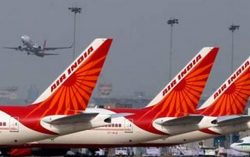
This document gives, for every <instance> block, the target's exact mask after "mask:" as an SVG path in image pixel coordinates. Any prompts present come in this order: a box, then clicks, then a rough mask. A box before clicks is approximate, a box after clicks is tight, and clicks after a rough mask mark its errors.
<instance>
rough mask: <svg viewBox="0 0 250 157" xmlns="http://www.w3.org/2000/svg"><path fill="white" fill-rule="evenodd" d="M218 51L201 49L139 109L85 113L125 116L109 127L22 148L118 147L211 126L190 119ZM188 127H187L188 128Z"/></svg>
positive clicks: (192, 118)
mask: <svg viewBox="0 0 250 157" xmlns="http://www.w3.org/2000/svg"><path fill="white" fill-rule="evenodd" d="M218 50H219V49H218V48H215V47H206V48H203V49H202V50H201V51H200V52H199V53H198V54H197V55H196V56H195V57H194V58H193V59H191V61H190V62H189V63H188V64H187V65H186V66H185V67H184V68H183V69H182V70H181V71H180V72H179V73H178V74H177V75H176V76H175V77H174V78H173V79H172V80H171V81H170V83H168V84H167V85H166V86H165V87H164V88H163V89H162V90H161V91H160V92H159V94H157V96H156V97H155V98H154V99H153V100H152V101H151V102H150V103H149V104H148V105H147V106H146V107H144V108H140V109H123V108H120V109H118V108H115V109H104V108H87V109H86V110H85V113H99V114H115V115H120V114H122V115H124V116H120V117H117V118H113V119H112V121H111V123H110V124H106V125H104V126H101V127H96V128H93V129H89V130H85V131H80V132H77V133H72V134H70V135H65V136H58V137H55V138H50V139H49V138H48V140H44V141H35V142H31V143H27V144H25V147H29V146H31V147H32V146H35V147H36V146H38V147H39V146H48V147H53V146H54V147H60V148H61V147H68V146H70V147H71V146H72V147H91V148H93V147H117V146H122V145H129V146H132V145H135V144H138V143H139V142H144V141H149V140H153V139H158V138H160V137H162V136H173V135H176V134H181V133H184V132H189V131H192V130H197V129H201V128H206V127H208V126H211V125H214V124H209V125H203V124H202V125H200V124H199V122H200V120H201V119H202V116H199V115H192V114H190V113H195V112H196V106H197V105H198V101H199V99H200V97H201V94H202V91H203V89H204V88H205V84H206V82H207V79H208V77H209V74H210V72H211V69H212V67H213V64H214V61H215V58H216V55H217V53H218ZM187 126H188V127H187ZM100 139H101V140H100Z"/></svg>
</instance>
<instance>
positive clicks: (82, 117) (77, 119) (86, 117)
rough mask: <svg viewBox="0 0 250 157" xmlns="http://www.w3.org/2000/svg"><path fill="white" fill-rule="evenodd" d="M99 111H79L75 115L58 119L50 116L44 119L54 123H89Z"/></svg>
mask: <svg viewBox="0 0 250 157" xmlns="http://www.w3.org/2000/svg"><path fill="white" fill-rule="evenodd" d="M98 114H99V113H79V114H75V115H69V116H65V117H61V118H57V119H53V120H51V119H50V118H48V119H44V120H43V121H44V122H46V123H49V124H52V125H66V124H73V123H88V122H89V121H90V120H91V119H93V118H94V117H96V116H97V115H98Z"/></svg>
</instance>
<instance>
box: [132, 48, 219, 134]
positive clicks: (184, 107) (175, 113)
mask: <svg viewBox="0 0 250 157" xmlns="http://www.w3.org/2000/svg"><path fill="white" fill-rule="evenodd" d="M218 50H219V49H218V48H214V47H207V48H203V49H202V50H201V51H200V52H199V53H198V54H197V55H196V56H195V57H194V58H193V59H192V60H191V61H190V62H189V63H188V64H187V65H186V66H185V67H184V68H183V69H182V70H181V71H180V72H179V73H178V74H177V75H176V76H175V77H174V79H173V80H172V81H171V82H170V83H169V84H167V85H166V86H165V88H163V89H162V90H161V92H160V93H159V94H158V95H157V96H156V97H155V98H154V99H153V100H152V101H151V102H150V103H149V105H148V106H147V107H145V108H143V109H141V110H139V111H138V112H137V113H136V114H135V115H132V116H130V117H128V118H132V119H133V120H134V123H135V124H136V125H137V126H139V127H140V128H143V129H144V130H147V131H149V132H152V133H156V134H165V133H163V132H161V131H159V130H157V129H156V128H155V127H154V126H153V122H154V121H155V120H157V119H159V118H166V117H180V116H184V115H187V114H190V113H195V111H196V106H197V104H198V102H199V99H200V97H201V94H202V91H203V89H204V87H205V84H206V82H207V79H208V76H209V74H210V72H211V69H212V67H213V64H214V60H215V58H216V55H217V52H218ZM141 121H143V122H147V123H141Z"/></svg>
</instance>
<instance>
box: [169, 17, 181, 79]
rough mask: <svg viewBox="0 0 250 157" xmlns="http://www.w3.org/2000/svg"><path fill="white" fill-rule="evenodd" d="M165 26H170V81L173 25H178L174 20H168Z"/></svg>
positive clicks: (177, 21)
mask: <svg viewBox="0 0 250 157" xmlns="http://www.w3.org/2000/svg"><path fill="white" fill-rule="evenodd" d="M167 24H168V25H170V51H169V80H171V77H172V55H173V27H174V25H175V24H179V20H178V19H176V18H170V19H169V20H168V21H167Z"/></svg>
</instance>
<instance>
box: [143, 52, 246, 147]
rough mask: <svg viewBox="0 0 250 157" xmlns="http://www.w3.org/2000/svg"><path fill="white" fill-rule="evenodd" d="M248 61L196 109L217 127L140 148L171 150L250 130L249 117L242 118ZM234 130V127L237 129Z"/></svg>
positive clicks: (160, 140)
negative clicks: (151, 147) (167, 147)
mask: <svg viewBox="0 0 250 157" xmlns="http://www.w3.org/2000/svg"><path fill="white" fill-rule="evenodd" d="M249 89H250V57H249V58H248V59H246V60H245V61H244V62H243V63H242V65H241V66H240V67H239V68H238V69H237V70H236V71H235V72H234V73H233V74H232V75H231V76H230V77H229V78H228V79H227V80H226V81H225V82H224V83H223V84H222V85H221V86H220V87H219V88H218V89H217V90H216V91H215V92H214V93H213V94H212V95H211V97H209V99H207V101H206V102H204V103H203V105H202V106H200V107H199V109H197V114H201V115H204V118H203V119H204V120H206V119H207V121H208V122H209V121H210V122H211V123H214V124H217V126H214V127H209V128H203V129H200V130H196V131H192V132H188V133H184V134H179V135H175V136H170V137H164V138H161V139H158V140H153V141H147V142H144V143H141V144H138V145H140V146H172V145H178V144H184V143H189V142H195V141H200V140H204V139H208V138H214V137H218V136H223V135H226V134H230V133H234V132H239V131H245V130H249V129H250V117H249V116H247V115H242V114H243V113H244V109H245V107H246V106H247V102H248V99H249V96H250V90H249ZM236 126H237V127H236Z"/></svg>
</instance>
